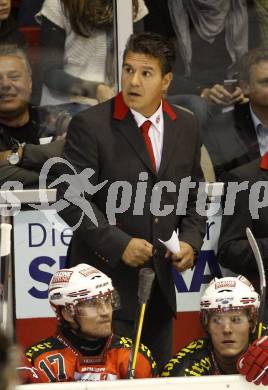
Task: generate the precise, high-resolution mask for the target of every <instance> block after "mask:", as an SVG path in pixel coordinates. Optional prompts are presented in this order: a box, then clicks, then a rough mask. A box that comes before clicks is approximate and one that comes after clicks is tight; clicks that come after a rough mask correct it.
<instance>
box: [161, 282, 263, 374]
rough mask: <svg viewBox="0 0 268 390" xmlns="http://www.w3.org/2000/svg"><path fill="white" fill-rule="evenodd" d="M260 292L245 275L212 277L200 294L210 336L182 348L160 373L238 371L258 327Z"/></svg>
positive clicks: (202, 319)
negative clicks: (240, 359)
mask: <svg viewBox="0 0 268 390" xmlns="http://www.w3.org/2000/svg"><path fill="white" fill-rule="evenodd" d="M259 303H260V302H259V295H258V294H257V292H256V291H255V290H254V288H253V286H252V284H251V283H250V282H249V281H248V280H247V279H246V278H244V277H243V276H241V275H239V276H238V277H225V278H221V279H217V278H215V279H213V280H212V281H211V282H210V284H209V286H208V287H207V289H206V291H205V293H204V295H203V296H202V297H201V302H200V307H201V322H202V325H203V327H204V330H205V331H206V333H207V337H206V338H203V339H199V340H195V341H193V342H191V343H190V344H188V345H187V346H186V347H185V348H182V349H181V350H180V351H179V352H178V353H177V355H176V356H174V357H173V359H171V360H170V361H169V362H168V363H167V364H166V365H165V367H164V369H163V371H162V374H161V376H164V377H174V376H203V375H219V374H221V375H225V374H236V373H238V370H237V360H238V359H239V357H241V355H242V354H243V353H244V352H245V351H246V350H247V348H248V346H249V343H250V341H251V339H252V337H253V333H254V331H255V328H256V321H257V311H258V307H259Z"/></svg>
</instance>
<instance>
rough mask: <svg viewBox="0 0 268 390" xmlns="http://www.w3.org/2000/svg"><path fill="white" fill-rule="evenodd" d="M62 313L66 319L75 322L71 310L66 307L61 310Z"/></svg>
mask: <svg viewBox="0 0 268 390" xmlns="http://www.w3.org/2000/svg"><path fill="white" fill-rule="evenodd" d="M61 315H62V317H63V318H64V320H65V321H67V322H71V323H72V322H74V319H73V315H72V313H71V312H70V311H69V310H67V309H66V308H65V307H64V308H63V309H62V310H61Z"/></svg>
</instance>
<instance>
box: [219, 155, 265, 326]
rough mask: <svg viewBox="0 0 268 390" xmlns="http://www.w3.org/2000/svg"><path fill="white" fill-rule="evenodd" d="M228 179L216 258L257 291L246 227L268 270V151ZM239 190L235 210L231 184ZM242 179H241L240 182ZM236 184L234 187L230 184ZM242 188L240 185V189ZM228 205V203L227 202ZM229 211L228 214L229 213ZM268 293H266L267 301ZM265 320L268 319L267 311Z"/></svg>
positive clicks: (257, 281)
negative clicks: (231, 196)
mask: <svg viewBox="0 0 268 390" xmlns="http://www.w3.org/2000/svg"><path fill="white" fill-rule="evenodd" d="M225 180H226V182H228V187H227V194H228V192H229V196H227V197H226V202H225V206H224V207H223V210H225V209H226V212H224V215H223V217H222V225H221V232H220V238H219V244H218V261H219V263H220V264H221V265H222V266H223V267H225V268H228V269H230V270H231V271H232V272H235V273H241V272H242V271H243V273H244V275H245V276H246V277H247V278H248V279H249V280H250V281H251V283H252V284H253V285H254V287H255V288H256V289H257V290H258V291H259V283H260V280H259V272H258V266H257V263H256V260H255V257H254V254H253V252H252V250H251V247H250V244H249V242H248V239H247V236H246V228H247V227H249V228H250V229H251V231H252V233H253V235H254V237H255V238H256V241H257V243H258V246H259V248H260V252H261V255H262V258H263V263H264V268H265V270H266V279H267V270H268V207H267V183H268V154H265V155H264V156H263V157H262V158H258V159H256V160H254V161H251V162H249V163H247V164H244V165H242V166H241V167H238V168H236V169H234V170H232V171H230V172H228V174H227V175H226V177H225ZM237 183H239V184H240V188H241V190H240V191H239V192H238V193H237V194H236V197H235V207H234V210H229V212H228V211H227V210H228V199H229V200H230V194H231V192H230V191H231V188H237ZM241 183H244V184H243V185H241ZM232 186H235V187H232ZM242 188H243V189H242ZM229 207H230V204H229ZM228 214H229V215H228ZM267 304H268V293H267V294H266V305H267ZM265 313H266V322H268V311H267V310H265Z"/></svg>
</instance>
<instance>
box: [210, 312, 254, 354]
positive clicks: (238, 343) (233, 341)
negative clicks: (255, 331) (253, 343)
mask: <svg viewBox="0 0 268 390" xmlns="http://www.w3.org/2000/svg"><path fill="white" fill-rule="evenodd" d="M208 332H209V333H210V336H211V340H212V344H213V347H214V351H215V354H216V356H218V357H220V358H222V359H227V360H228V359H229V358H234V357H238V356H239V355H240V354H241V353H242V352H243V351H245V350H246V349H247V347H248V344H249V334H250V323H249V320H248V317H247V315H246V312H245V311H244V310H235V311H230V312H227V313H215V314H212V316H211V317H210V319H209V323H208Z"/></svg>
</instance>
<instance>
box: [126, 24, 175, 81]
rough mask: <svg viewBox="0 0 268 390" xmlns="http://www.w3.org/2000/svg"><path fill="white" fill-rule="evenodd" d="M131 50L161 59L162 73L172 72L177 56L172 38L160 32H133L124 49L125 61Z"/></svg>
mask: <svg viewBox="0 0 268 390" xmlns="http://www.w3.org/2000/svg"><path fill="white" fill-rule="evenodd" d="M129 52H133V53H141V54H146V55H149V56H151V57H154V58H157V59H159V61H160V64H161V72H162V75H165V74H167V73H169V72H172V68H173V65H174V62H175V58H176V54H175V48H174V46H173V44H172V42H171V41H170V40H168V39H167V38H165V37H164V36H162V35H160V34H157V33H152V32H142V33H138V34H132V35H131V36H130V37H129V38H128V41H127V44H126V48H125V50H124V54H123V63H124V61H125V58H126V56H127V54H128V53H129Z"/></svg>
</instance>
